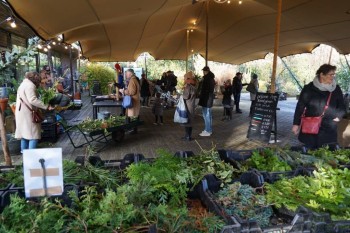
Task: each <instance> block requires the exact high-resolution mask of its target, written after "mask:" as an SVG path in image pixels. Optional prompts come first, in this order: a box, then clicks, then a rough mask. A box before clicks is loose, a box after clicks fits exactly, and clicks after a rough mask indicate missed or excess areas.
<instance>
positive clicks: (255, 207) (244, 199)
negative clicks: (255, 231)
mask: <svg viewBox="0 0 350 233" xmlns="http://www.w3.org/2000/svg"><path fill="white" fill-rule="evenodd" d="M216 197H217V199H218V201H219V203H220V204H221V205H222V206H223V208H224V209H225V211H226V213H227V214H229V215H237V216H239V217H240V218H242V219H244V220H255V221H257V222H258V223H259V225H260V226H262V227H266V226H268V225H269V223H270V217H271V216H272V214H273V211H272V208H271V207H270V205H268V203H267V201H266V198H265V196H264V195H260V194H257V193H256V192H255V190H254V189H253V188H252V187H250V186H249V185H241V183H239V182H236V183H234V184H231V185H229V186H227V187H225V188H223V189H222V190H220V191H219V192H218V193H217V194H216Z"/></svg>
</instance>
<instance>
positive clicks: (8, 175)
mask: <svg viewBox="0 0 350 233" xmlns="http://www.w3.org/2000/svg"><path fill="white" fill-rule="evenodd" d="M0 181H1V182H0V188H4V186H7V184H9V183H11V184H14V185H15V186H16V187H23V186H24V178H23V166H16V167H15V169H14V170H11V171H8V172H4V173H0ZM1 184H2V185H3V187H1Z"/></svg>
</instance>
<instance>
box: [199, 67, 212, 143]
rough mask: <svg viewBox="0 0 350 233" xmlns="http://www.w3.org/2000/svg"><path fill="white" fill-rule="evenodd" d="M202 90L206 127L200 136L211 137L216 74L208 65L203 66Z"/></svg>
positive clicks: (200, 104) (201, 97)
mask: <svg viewBox="0 0 350 233" xmlns="http://www.w3.org/2000/svg"><path fill="white" fill-rule="evenodd" d="M203 74H204V76H203V83H202V90H201V93H200V96H199V103H198V105H199V106H202V112H203V118H204V124H205V129H204V130H203V132H202V133H200V134H199V136H202V137H209V136H211V134H212V133H213V130H212V113H211V108H212V107H213V102H214V88H215V75H214V74H213V73H212V72H211V71H210V69H209V67H208V66H205V67H204V68H203Z"/></svg>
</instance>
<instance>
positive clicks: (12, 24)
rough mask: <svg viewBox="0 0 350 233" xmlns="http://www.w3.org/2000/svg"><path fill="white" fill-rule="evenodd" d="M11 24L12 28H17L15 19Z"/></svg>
mask: <svg viewBox="0 0 350 233" xmlns="http://www.w3.org/2000/svg"><path fill="white" fill-rule="evenodd" d="M10 26H11V27H12V28H16V27H17V24H16V22H15V21H14V20H13V21H12V22H11V23H10Z"/></svg>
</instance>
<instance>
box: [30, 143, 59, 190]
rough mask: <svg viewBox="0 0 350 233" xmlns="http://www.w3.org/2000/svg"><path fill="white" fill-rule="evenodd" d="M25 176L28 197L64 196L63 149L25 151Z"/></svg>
mask: <svg viewBox="0 0 350 233" xmlns="http://www.w3.org/2000/svg"><path fill="white" fill-rule="evenodd" d="M43 165H44V167H45V169H43ZM23 175H24V189H25V194H26V197H39V196H46V195H47V196H55V195H62V192H63V167H62V149H61V148H49V149H31V150H24V152H23ZM44 175H45V177H44ZM44 178H45V179H44ZM45 186H46V188H45Z"/></svg>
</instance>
